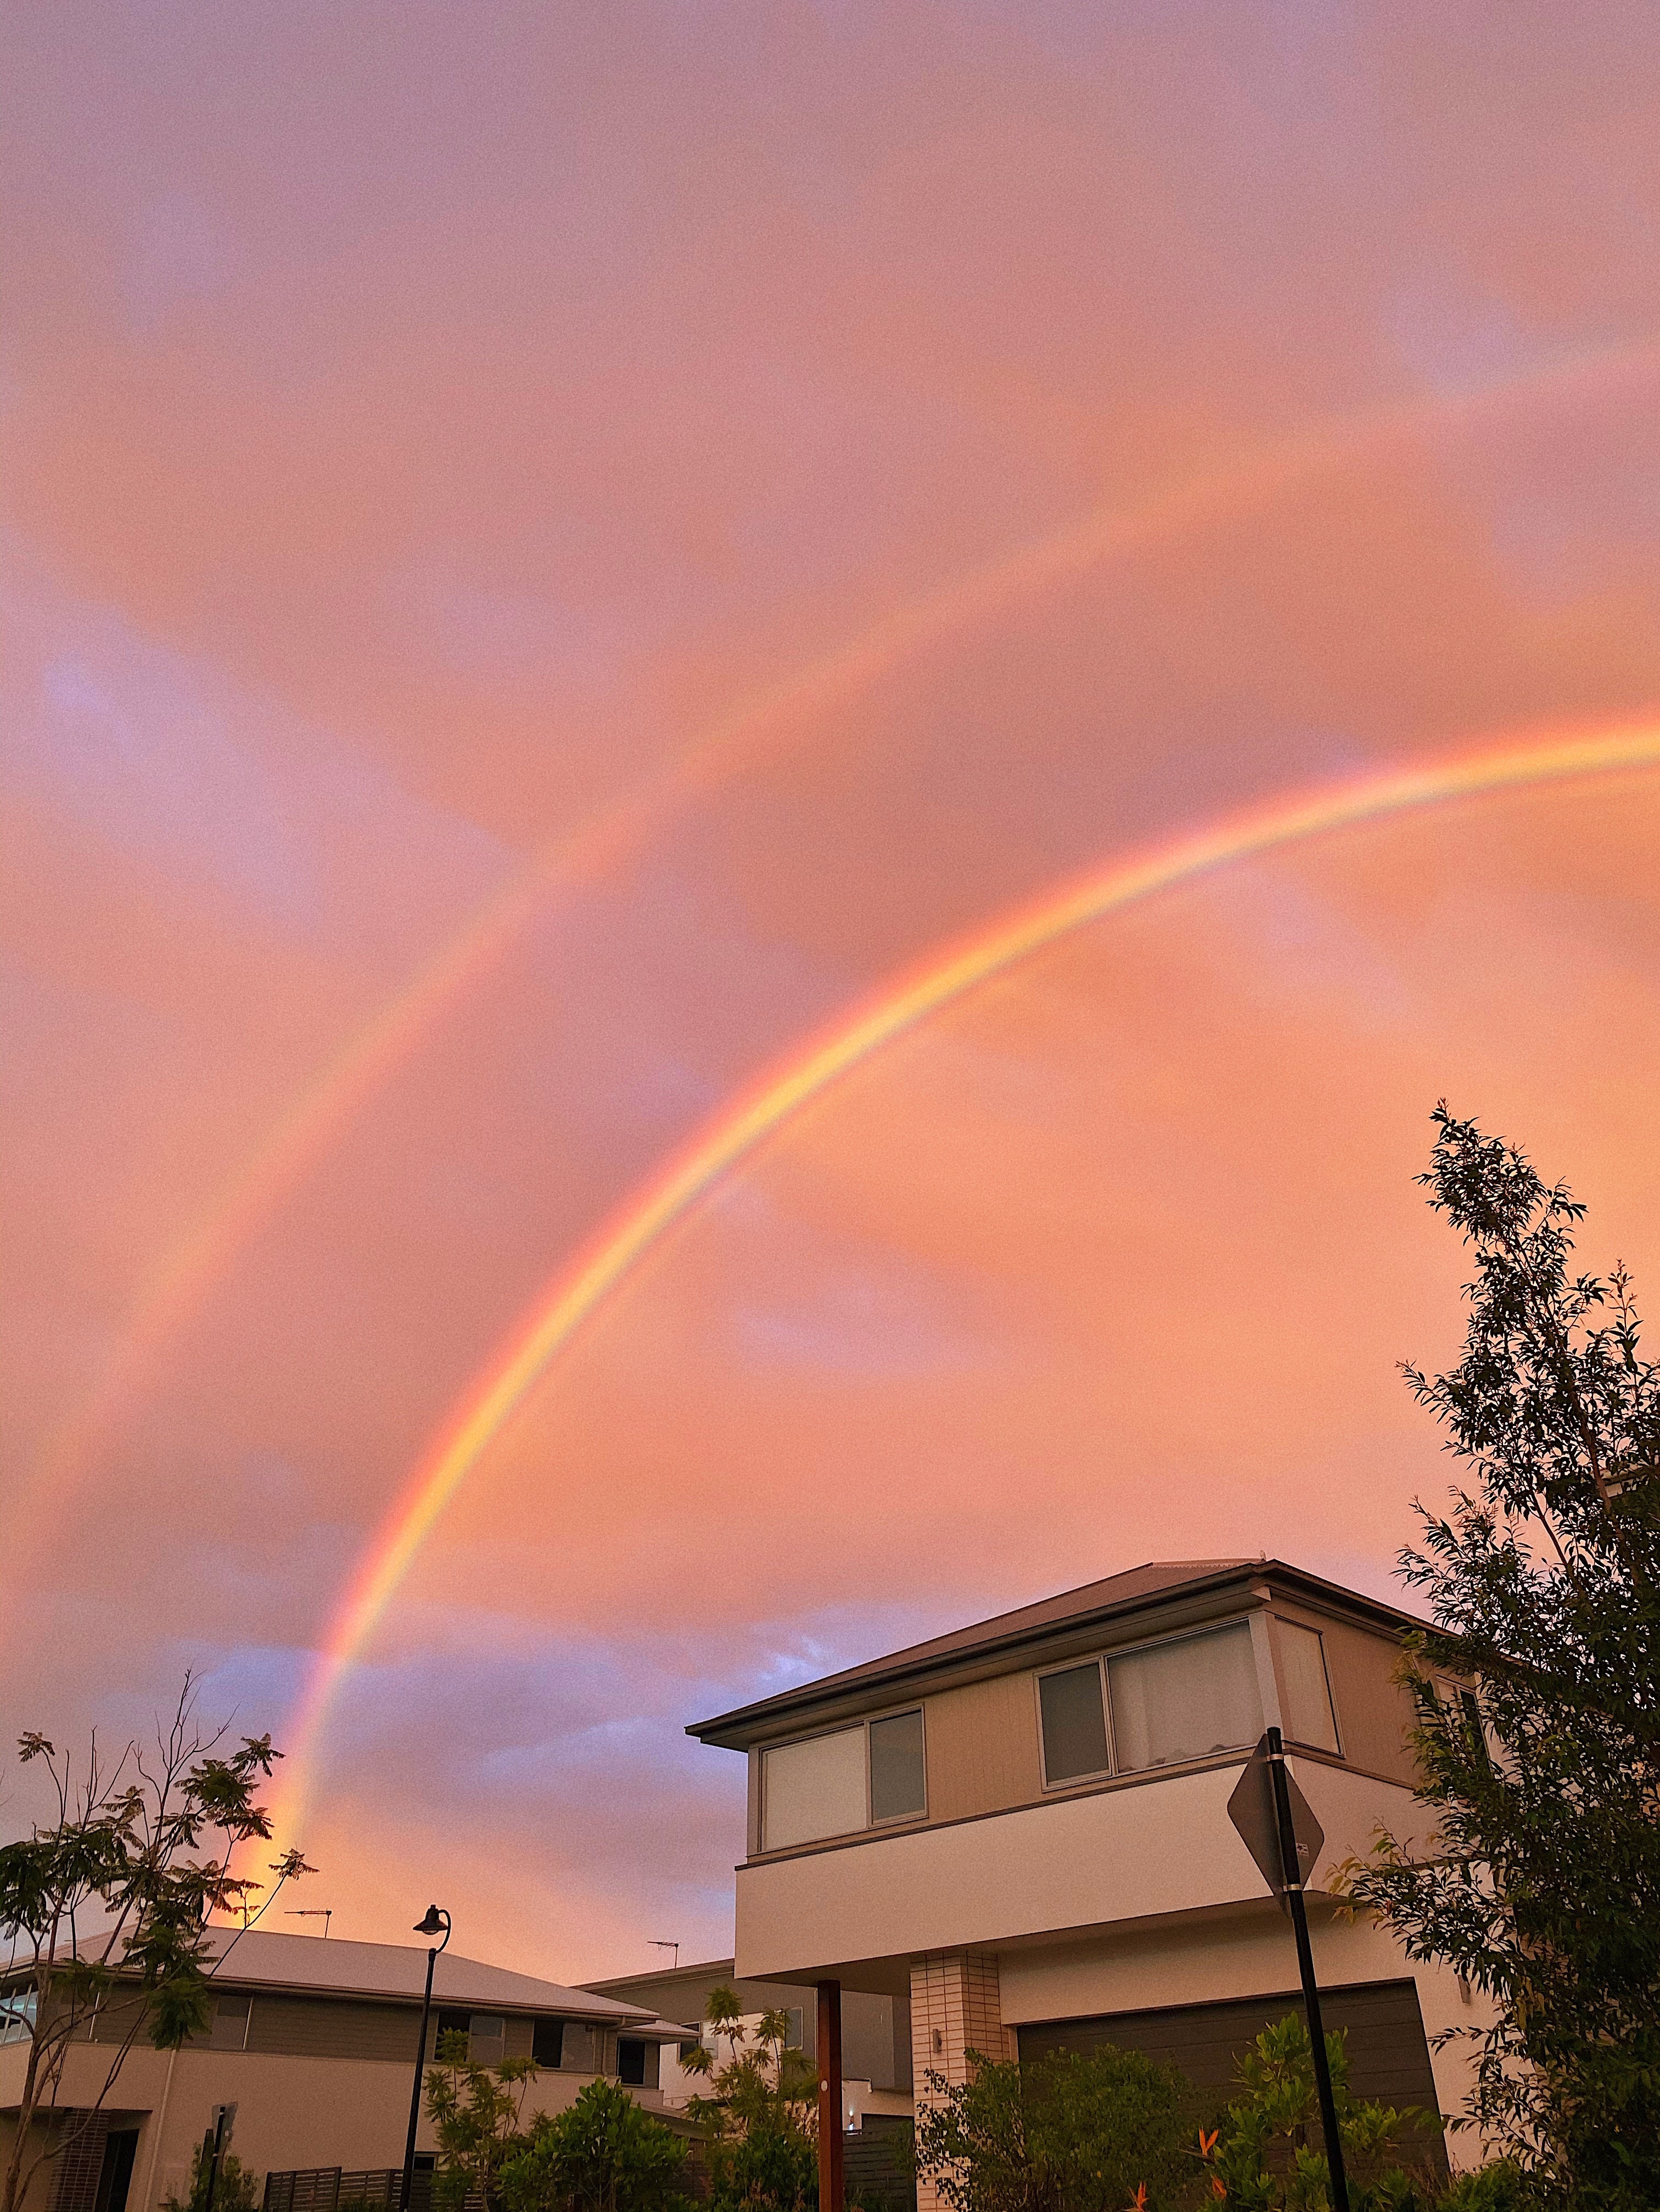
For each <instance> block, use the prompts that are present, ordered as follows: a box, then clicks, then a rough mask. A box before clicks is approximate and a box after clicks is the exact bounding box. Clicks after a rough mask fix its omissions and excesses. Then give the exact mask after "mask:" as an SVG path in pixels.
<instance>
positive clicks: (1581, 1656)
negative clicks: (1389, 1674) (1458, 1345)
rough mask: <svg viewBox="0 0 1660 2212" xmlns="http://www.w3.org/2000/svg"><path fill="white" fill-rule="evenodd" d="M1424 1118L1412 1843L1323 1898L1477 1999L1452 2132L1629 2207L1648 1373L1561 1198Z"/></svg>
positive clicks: (1650, 1921) (1658, 1549) (1646, 1605)
mask: <svg viewBox="0 0 1660 2212" xmlns="http://www.w3.org/2000/svg"><path fill="white" fill-rule="evenodd" d="M1435 1118H1436V1121H1437V1124H1438V1133H1437V1136H1436V1140H1435V1146H1434V1152H1433V1155H1432V1161H1431V1164H1430V1168H1429V1171H1428V1173H1427V1174H1426V1176H1423V1177H1422V1178H1421V1181H1422V1182H1424V1183H1425V1184H1426V1186H1427V1187H1428V1189H1429V1192H1430V1203H1431V1205H1432V1206H1433V1207H1434V1208H1435V1209H1436V1210H1437V1211H1438V1212H1441V1213H1444V1214H1445V1215H1446V1216H1447V1218H1449V1219H1450V1221H1451V1223H1452V1224H1453V1225H1454V1226H1455V1227H1456V1229H1458V1230H1459V1231H1461V1232H1462V1235H1463V1237H1464V1240H1465V1242H1466V1243H1467V1244H1468V1247H1469V1248H1470V1249H1471V1251H1472V1252H1473V1254H1474V1256H1475V1279H1474V1280H1473V1281H1472V1282H1471V1283H1470V1284H1469V1285H1468V1286H1467V1290H1466V1297H1467V1299H1468V1305H1469V1322H1468V1337H1467V1340H1466V1343H1465V1346H1464V1353H1463V1357H1462V1359H1461V1360H1460V1362H1459V1363H1458V1364H1457V1365H1456V1367H1454V1368H1452V1369H1451V1370H1450V1371H1449V1372H1448V1373H1446V1374H1444V1375H1439V1376H1426V1375H1425V1374H1423V1373H1421V1372H1420V1371H1419V1370H1417V1369H1416V1368H1414V1367H1408V1368H1407V1369H1406V1370H1405V1372H1406V1375H1407V1379H1408V1383H1409V1384H1410V1386H1411V1388H1412V1389H1413V1390H1414V1393H1415V1395H1417V1397H1418V1398H1419V1400H1420V1402H1421V1403H1423V1404H1424V1405H1426V1406H1427V1407H1430V1408H1431V1410H1432V1412H1433V1413H1435V1414H1436V1416H1437V1418H1438V1419H1439V1420H1440V1421H1441V1422H1442V1424H1443V1425H1444V1428H1445V1430H1446V1431H1447V1435H1446V1448H1447V1449H1448V1450H1450V1452H1452V1453H1453V1454H1454V1455H1456V1457H1457V1458H1458V1459H1460V1460H1461V1461H1462V1462H1463V1463H1464V1468H1465V1470H1466V1486H1464V1487H1462V1488H1460V1489H1458V1490H1456V1492H1453V1494H1452V1502H1451V1504H1450V1509H1449V1510H1447V1511H1445V1512H1444V1513H1442V1514H1434V1513H1431V1512H1429V1511H1427V1510H1426V1509H1424V1508H1423V1507H1422V1506H1420V1508H1419V1511H1420V1517H1421V1522H1422V1534H1421V1537H1420V1544H1419V1547H1417V1548H1414V1549H1409V1550H1408V1551H1407V1552H1405V1553H1402V1574H1403V1575H1404V1577H1405V1579H1406V1580H1407V1582H1408V1583H1409V1584H1411V1585H1412V1586H1413V1587H1414V1588H1415V1589H1418V1590H1420V1591H1421V1592H1422V1593H1423V1595H1424V1596H1425V1597H1426V1599H1427V1601H1428V1607H1429V1611H1430V1614H1431V1617H1432V1620H1433V1622H1434V1624H1435V1625H1434V1627H1433V1629H1432V1631H1431V1632H1428V1633H1426V1634H1425V1635H1424V1636H1422V1637H1421V1638H1418V1639H1416V1640H1415V1641H1414V1643H1413V1644H1412V1646H1411V1648H1410V1650H1409V1652H1408V1668H1409V1676H1408V1679H1409V1680H1410V1681H1411V1683H1412V1686H1413V1688H1414V1695H1415V1698H1416V1700H1417V1727H1416V1732H1415V1741H1416V1745H1417V1750H1418V1754H1419V1758H1420V1761H1421V1764H1422V1769H1423V1773H1424V1777H1425V1779H1424V1783H1423V1786H1422V1788H1421V1789H1420V1791H1419V1793H1418V1794H1419V1796H1420V1799H1421V1801H1422V1802H1423V1803H1424V1804H1425V1805H1426V1807H1427V1808H1429V1809H1430V1811H1431V1812H1432V1814H1433V1815H1434V1821H1435V1829H1436V1840H1435V1841H1434V1843H1433V1844H1432V1846H1430V1847H1428V1848H1427V1849H1426V1850H1414V1849H1413V1848H1412V1847H1410V1846H1409V1845H1408V1844H1402V1842H1400V1841H1399V1840H1397V1839H1396V1838H1394V1837H1392V1836H1387V1835H1386V1836H1383V1838H1381V1839H1380V1841H1379V1844H1378V1847H1377V1850H1376V1851H1375V1852H1374V1854H1373V1855H1372V1856H1371V1858H1370V1859H1369V1860H1367V1861H1365V1862H1364V1863H1359V1864H1358V1865H1355V1866H1353V1867H1351V1869H1349V1877H1348V1878H1349V1884H1350V1888H1351V1892H1352V1894H1353V1898H1354V1899H1356V1900H1357V1901H1358V1902H1359V1903H1361V1904H1364V1905H1367V1906H1369V1907H1370V1908H1371V1910H1372V1911H1374V1912H1375V1913H1377V1916H1378V1917H1380V1918H1381V1919H1382V1920H1383V1922H1384V1923H1386V1924H1387V1925H1388V1926H1389V1927H1390V1928H1391V1929H1393V1930H1394V1931H1395V1934H1396V1936H1399V1938H1400V1939H1401V1940H1402V1942H1403V1943H1404V1945H1405V1947H1406V1948H1407V1951H1408V1954H1409V1955H1411V1956H1413V1957H1414V1958H1426V1959H1438V1960H1444V1962H1446V1963H1447V1964H1449V1965H1450V1966H1454V1967H1456V1970H1457V1972H1459V1973H1460V1974H1462V1976H1463V1977H1464V1978H1466V1980H1468V1982H1470V1983H1472V1984H1475V1986H1476V1987H1477V1988H1478V1989H1481V1990H1483V1991H1485V1992H1486V1993H1487V1996H1489V1997H1491V1999H1492V2000H1493V2004H1494V2005H1495V2007H1496V2008H1497V2017H1496V2021H1495V2022H1494V2024H1493V2027H1491V2028H1481V2027H1471V2028H1465V2029H1457V2030H1454V2031H1451V2032H1450V2033H1452V2034H1454V2035H1462V2036H1468V2037H1470V2038H1472V2039H1474V2042H1475V2046H1476V2053H1475V2055H1476V2060H1477V2068H1476V2088H1475V2094H1474V2098H1473V2101H1472V2108H1471V2111H1470V2112H1469V2113H1468V2115H1466V2116H1464V2117H1465V2118H1467V2119H1468V2120H1469V2121H1473V2122H1475V2124H1478V2125H1479V2126H1480V2127H1481V2129H1482V2130H1485V2131H1486V2132H1487V2134H1488V2135H1489V2136H1497V2137H1499V2139H1500V2140H1502V2141H1504V2142H1506V2143H1507V2144H1508V2145H1509V2146H1510V2147H1511V2149H1512V2150H1513V2151H1514V2153H1515V2154H1516V2155H1517V2159H1518V2160H1519V2162H1520V2164H1521V2166H1522V2168H1523V2180H1524V2185H1525V2187H1526V2188H1527V2189H1528V2190H1529V2191H1531V2192H1532V2198H1533V2201H1535V2202H1537V2203H1540V2204H1541V2205H1542V2204H1549V2205H1551V2206H1553V2207H1559V2208H1563V2212H1567V2208H1572V2212H1653V2208H1654V2207H1655V2206H1656V2205H1660V1602H1657V1589H1660V1512H1657V1507H1660V1375H1657V1370H1656V1368H1655V1365H1654V1364H1653V1363H1652V1362H1650V1361H1648V1360H1645V1358H1644V1357H1643V1355H1642V1349H1641V1345H1640V1341H1639V1328H1638V1315H1637V1309H1636V1306H1635V1304H1634V1302H1633V1295H1632V1289H1631V1285H1630V1283H1629V1281H1628V1279H1627V1276H1626V1274H1625V1273H1624V1271H1623V1269H1620V1268H1616V1269H1615V1270H1614V1273H1613V1274H1612V1275H1611V1276H1610V1277H1609V1278H1608V1279H1607V1280H1606V1281H1603V1280H1601V1279H1597V1278H1596V1277H1595V1276H1591V1275H1585V1274H1578V1273H1572V1272H1571V1269H1572V1255H1573V1231H1574V1228H1575V1226H1576V1225H1577V1224H1578V1222H1579V1220H1580V1219H1581V1218H1582V1217H1583V1214H1584V1207H1583V1206H1581V1205H1580V1204H1579V1203H1578V1201H1577V1200H1575V1199H1574V1198H1573V1197H1572V1195H1571V1194H1570V1193H1569V1191H1568V1190H1567V1189H1566V1187H1565V1186H1563V1185H1561V1184H1557V1185H1556V1186H1554V1188H1548V1187H1547V1186H1546V1185H1545V1183H1544V1182H1542V1181H1541V1178H1540V1176H1538V1175H1537V1174H1536V1173H1535V1170H1534V1169H1533V1168H1532V1166H1531V1165H1530V1164H1529V1162H1528V1160H1527V1159H1526V1158H1524V1157H1523V1154H1522V1153H1521V1152H1518V1151H1517V1150H1516V1149H1515V1148H1514V1147H1513V1146H1511V1145H1508V1144H1506V1143H1505V1142H1503V1141H1502V1140H1501V1139H1497V1138H1493V1137H1488V1136H1486V1135H1484V1134H1483V1133H1482V1132H1481V1129H1480V1128H1478V1127H1476V1125H1475V1123H1474V1122H1473V1121H1457V1120H1456V1119H1455V1118H1454V1117H1453V1116H1452V1115H1450V1114H1449V1113H1448V1112H1447V1111H1446V1109H1445V1108H1444V1107H1442V1108H1439V1109H1437V1113H1436V1116H1435ZM1448 1678H1450V1683H1451V1686H1449V1680H1448ZM1459 1684H1468V1685H1470V1687H1469V1688H1468V1690H1467V1691H1463V1692H1462V1693H1461V1691H1460V1690H1459V1688H1458V1687H1457V1685H1459ZM1455 2124H1456V2123H1455Z"/></svg>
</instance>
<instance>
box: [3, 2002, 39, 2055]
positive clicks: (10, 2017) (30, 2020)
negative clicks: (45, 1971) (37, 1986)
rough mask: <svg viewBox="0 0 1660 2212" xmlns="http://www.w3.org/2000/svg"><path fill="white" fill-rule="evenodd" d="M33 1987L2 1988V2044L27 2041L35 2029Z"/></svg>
mask: <svg viewBox="0 0 1660 2212" xmlns="http://www.w3.org/2000/svg"><path fill="white" fill-rule="evenodd" d="M34 2006H35V1996H34V1991H33V1989H27V1990H0V2044H5V2043H27V2041H28V2039H29V2037H30V2036H31V2034H32V2033H33V2030H34Z"/></svg>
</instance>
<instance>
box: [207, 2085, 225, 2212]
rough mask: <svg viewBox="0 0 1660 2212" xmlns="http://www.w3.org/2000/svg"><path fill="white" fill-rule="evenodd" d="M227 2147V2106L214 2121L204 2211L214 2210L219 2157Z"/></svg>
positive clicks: (217, 2189)
mask: <svg viewBox="0 0 1660 2212" xmlns="http://www.w3.org/2000/svg"><path fill="white" fill-rule="evenodd" d="M224 2148H225V2108H224V2106H222V2105H221V2106H220V2107H219V2111H218V2113H217V2115H216V2118H215V2120H214V2123H213V2149H212V2151H211V2153H210V2154H209V2158H208V2196H207V2203H205V2205H204V2207H203V2212H213V2200H214V2198H215V2197H216V2195H217V2194H218V2191H219V2157H220V2154H221V2152H222V2150H223V2149H224Z"/></svg>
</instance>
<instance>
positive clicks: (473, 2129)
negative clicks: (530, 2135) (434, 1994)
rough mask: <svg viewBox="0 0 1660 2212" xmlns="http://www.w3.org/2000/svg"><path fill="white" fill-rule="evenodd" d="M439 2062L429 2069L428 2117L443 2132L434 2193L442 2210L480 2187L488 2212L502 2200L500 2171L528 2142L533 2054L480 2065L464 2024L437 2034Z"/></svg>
mask: <svg viewBox="0 0 1660 2212" xmlns="http://www.w3.org/2000/svg"><path fill="white" fill-rule="evenodd" d="M437 2059H438V2063H437V2064H436V2065H435V2066H429V2068H428V2069H427V2117H428V2118H429V2119H430V2120H431V2122H432V2124H433V2126H434V2128H435V2130H436V2131H437V2136H438V2171H437V2173H436V2174H435V2177H434V2183H433V2197H434V2202H435V2203H436V2204H437V2205H438V2207H439V2208H440V2212H459V2207H460V2206H461V2205H462V2204H463V2203H465V2201H466V2199H467V2197H469V2195H471V2192H472V2191H474V2190H475V2189H476V2190H477V2191H479V2192H480V2193H481V2194H482V2196H483V2201H484V2203H485V2205H486V2206H487V2207H488V2208H489V2212H495V2207H496V2204H497V2203H499V2202H500V2197H499V2192H498V2189H497V2176H498V2175H499V2173H500V2172H501V2169H502V2165H503V2163H504V2161H505V2160H507V2159H508V2157H509V2156H511V2155H513V2154H514V2152H515V2151H516V2149H517V2148H518V2147H519V2145H520V2143H521V2142H522V2141H523V2136H521V2134H520V2126H519V2123H520V2116H521V2115H522V2113H523V2112H524V2108H525V2094H526V2084H527V2083H528V2082H529V2081H530V2079H531V2077H532V2075H533V2074H534V2073H535V2072H536V2070H537V2069H536V2061H535V2060H534V2059H533V2058H504V2059H502V2062H501V2063H500V2064H499V2065H496V2066H475V2065H474V2064H473V2063H472V2061H471V2057H469V2056H468V2043H467V2035H466V2031H465V2029H459V2030H457V2029H450V2030H447V2032H446V2033H443V2034H441V2035H440V2037H439V2039H438V2051H437Z"/></svg>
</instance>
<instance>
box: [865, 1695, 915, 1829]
mask: <svg viewBox="0 0 1660 2212" xmlns="http://www.w3.org/2000/svg"><path fill="white" fill-rule="evenodd" d="M927 1802H928V1800H927V1786H926V1783H925V1780H924V1777H923V1772H922V1716H921V1713H920V1712H915V1713H895V1714H894V1716H893V1717H892V1718H891V1720H885V1721H873V1722H872V1723H871V1724H870V1816H871V1818H872V1820H903V1818H904V1817H905V1815H906V1814H911V1813H923V1812H926V1811H927Z"/></svg>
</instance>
